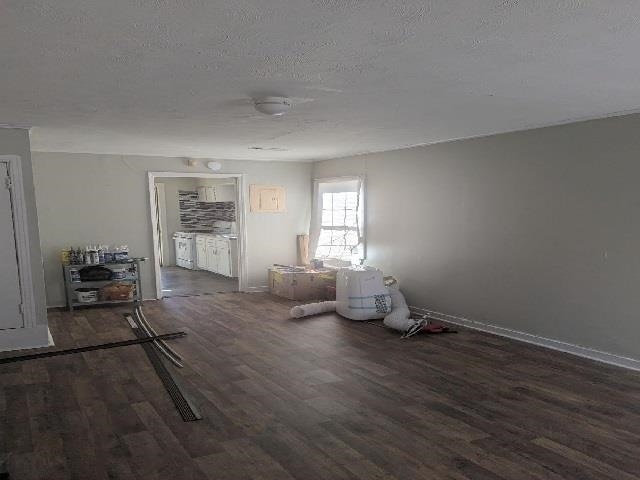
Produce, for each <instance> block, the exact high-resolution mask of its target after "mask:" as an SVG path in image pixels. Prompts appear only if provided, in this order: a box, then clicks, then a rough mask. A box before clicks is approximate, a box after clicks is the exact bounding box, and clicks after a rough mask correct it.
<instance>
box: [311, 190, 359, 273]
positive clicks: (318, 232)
mask: <svg viewBox="0 0 640 480" xmlns="http://www.w3.org/2000/svg"><path fill="white" fill-rule="evenodd" d="M361 185H362V182H361V180H360V179H359V178H352V179H342V178H340V179H335V180H322V179H321V180H317V181H316V189H315V190H316V195H315V199H314V200H315V201H314V212H315V215H314V219H315V223H316V224H315V225H313V226H312V227H313V228H312V239H313V240H315V249H314V250H312V251H313V252H314V257H315V258H321V259H336V260H342V261H347V262H356V263H359V262H358V260H359V259H361V258H363V253H364V252H363V247H364V245H363V242H364V239H363V235H362V226H361V219H362V213H361V212H362V199H361V192H360V191H361ZM313 240H312V241H313Z"/></svg>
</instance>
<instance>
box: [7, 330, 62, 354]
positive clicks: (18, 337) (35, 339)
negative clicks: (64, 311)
mask: <svg viewBox="0 0 640 480" xmlns="http://www.w3.org/2000/svg"><path fill="white" fill-rule="evenodd" d="M52 345H54V343H53V338H52V337H51V333H50V332H49V328H48V327H47V326H46V325H37V326H35V327H34V328H13V329H9V330H2V331H0V352H9V351H11V350H24V349H26V348H43V347H50V346H52Z"/></svg>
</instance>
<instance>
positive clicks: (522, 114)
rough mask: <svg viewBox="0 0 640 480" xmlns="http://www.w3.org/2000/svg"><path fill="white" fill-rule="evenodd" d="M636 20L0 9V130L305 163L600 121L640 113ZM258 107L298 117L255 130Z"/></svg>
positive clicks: (600, 12) (459, 7) (70, 3)
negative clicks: (271, 98)
mask: <svg viewBox="0 0 640 480" xmlns="http://www.w3.org/2000/svg"><path fill="white" fill-rule="evenodd" d="M639 20H640V2H638V1H636V0H601V1H583V0H564V1H559V0H558V1H549V0H521V1H518V0H497V1H493V0H485V1H479V0H437V1H435V0H432V1H415V0H404V1H401V0H398V1H390V0H387V1H383V0H366V1H364V0H307V1H303V0H268V1H267V0H232V1H216V0H108V1H105V0H56V1H50V0H41V1H35V0H0V65H1V66H2V74H1V75H0V123H5V124H13V125H27V126H33V127H34V128H33V130H32V148H33V149H34V150H45V151H46V150H50V151H68V152H96V153H132V154H148V155H167V156H192V157H218V158H238V159H283V160H309V159H321V158H329V157H337V156H344V155H349V154H355V153H362V152H367V151H379V150H388V149H394V148H399V147H403V146H408V145H415V144H422V143H431V142H438V141H443V140H448V139H454V138H463V137H471V136H478V135H486V134H491V133H497V132H504V131H510V130H517V129H522V128H528V127H533V126H540V125H547V124H553V123H559V122H563V121H567V120H571V119H581V118H589V117H598V116H604V115H607V114H610V113H613V112H622V111H632V110H636V109H637V108H638V107H640V87H639V85H640V57H639V56H638V48H639V46H640V24H639ZM262 94H281V95H286V96H290V97H297V98H301V99H313V101H307V100H305V101H301V102H299V104H298V105H296V106H295V107H294V109H293V110H292V111H291V112H290V113H289V114H288V115H286V116H284V117H282V118H270V117H266V116H263V115H260V114H258V113H257V112H255V111H254V110H253V107H252V106H251V103H250V100H249V99H250V98H251V97H252V96H256V95H262ZM251 147H263V148H264V150H258V149H255V148H251Z"/></svg>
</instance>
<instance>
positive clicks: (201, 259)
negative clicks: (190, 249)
mask: <svg viewBox="0 0 640 480" xmlns="http://www.w3.org/2000/svg"><path fill="white" fill-rule="evenodd" d="M196 265H197V266H198V268H199V269H200V270H207V239H206V237H205V236H204V235H197V236H196Z"/></svg>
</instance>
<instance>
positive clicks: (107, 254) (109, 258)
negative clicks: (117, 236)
mask: <svg viewBox="0 0 640 480" xmlns="http://www.w3.org/2000/svg"><path fill="white" fill-rule="evenodd" d="M112 262H113V252H112V251H111V249H110V248H109V245H105V246H104V263H112Z"/></svg>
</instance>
